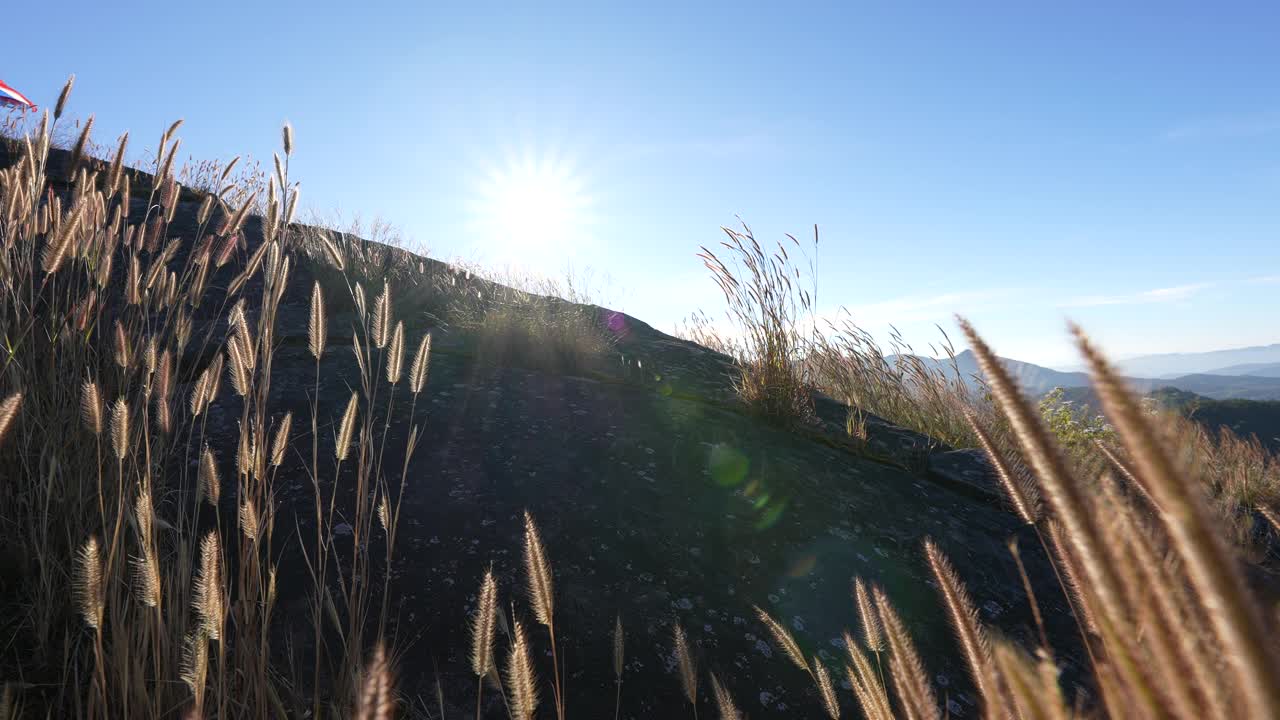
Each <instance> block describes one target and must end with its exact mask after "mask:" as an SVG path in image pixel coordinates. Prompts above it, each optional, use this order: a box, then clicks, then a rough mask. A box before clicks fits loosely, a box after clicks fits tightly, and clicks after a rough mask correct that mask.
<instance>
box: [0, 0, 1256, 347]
mask: <svg viewBox="0 0 1280 720" xmlns="http://www.w3.org/2000/svg"><path fill="white" fill-rule="evenodd" d="M6 20H7V22H8V23H9V25H10V26H11V27H13V28H25V29H27V30H28V31H25V32H15V33H12V34H10V36H9V37H8V38H7V40H6V48H5V51H4V58H5V62H4V64H3V65H0V78H3V79H4V80H5V81H7V82H9V83H10V84H12V85H13V86H15V87H17V88H20V89H22V90H23V91H24V92H26V93H27V94H28V95H30V96H31V97H32V99H33V100H35V101H36V102H37V103H39V104H41V105H50V104H51V103H52V101H53V99H54V97H55V96H56V93H57V92H58V90H59V88H60V87H61V84H62V82H63V81H64V80H65V78H66V76H67V75H69V74H72V73H74V74H76V75H77V87H76V93H75V96H74V100H73V103H72V107H71V112H72V114H74V115H77V116H81V117H83V116H86V115H88V114H89V113H93V114H94V115H95V116H96V126H95V137H96V139H97V140H98V141H99V142H103V143H110V142H112V141H113V140H114V139H115V138H116V137H117V136H118V135H119V133H121V132H123V131H125V130H129V131H130V132H131V133H132V138H133V143H134V144H133V147H134V148H135V149H136V151H137V152H138V154H139V157H142V156H143V153H145V152H147V151H148V150H150V149H152V148H153V146H154V142H155V138H158V136H159V134H160V133H161V132H162V131H163V129H164V128H165V127H166V126H167V125H168V123H170V122H172V121H173V120H175V119H177V118H179V117H181V118H185V120H186V123H185V125H184V127H183V131H182V134H183V137H184V139H185V144H184V153H183V154H184V155H189V156H190V157H191V158H192V159H193V161H194V160H199V159H202V158H222V159H228V158H230V157H232V156H234V155H237V154H242V153H247V154H250V155H252V156H254V157H256V158H258V159H259V160H263V159H265V160H266V161H267V163H268V164H269V162H270V154H271V149H272V148H273V147H274V146H275V144H276V142H277V140H278V138H277V128H278V127H279V124H280V122H281V121H282V120H284V119H288V120H290V121H291V122H292V123H293V125H294V126H295V128H296V131H297V137H298V150H297V153H296V154H295V157H294V160H293V167H292V175H293V176H294V177H298V178H300V179H301V180H302V187H303V194H304V198H305V199H306V205H307V206H308V207H310V208H312V209H313V210H315V211H317V212H319V213H321V214H326V213H331V212H333V211H335V210H341V211H342V212H343V213H344V214H346V215H348V216H350V215H355V214H359V215H361V216H363V217H365V218H372V217H382V218H383V219H385V220H387V221H389V222H391V223H393V224H394V225H396V226H398V227H400V228H401V229H402V230H403V231H404V233H405V235H406V236H407V237H409V238H411V239H413V240H414V241H416V242H417V243H420V244H421V245H422V246H425V247H427V248H429V249H430V251H431V252H432V254H433V255H435V256H437V257H442V258H445V259H448V258H451V257H463V258H470V259H474V260H476V261H479V262H481V263H483V264H487V265H515V266H519V267H523V268H528V269H532V270H534V271H538V272H543V273H547V274H552V275H554V274H559V273H562V272H563V271H564V268H565V267H566V266H568V265H572V266H573V267H574V268H577V269H579V270H581V269H584V268H590V269H591V271H593V273H594V277H595V278H596V284H597V286H598V289H600V290H602V291H603V299H604V300H606V301H609V303H610V304H611V305H613V306H615V307H618V308H619V309H622V310H625V311H627V312H629V313H631V314H633V315H635V316H637V317H640V318H641V319H644V320H646V321H648V322H650V323H651V324H653V325H655V326H657V327H660V328H662V329H665V330H670V329H671V328H672V327H673V326H674V325H675V324H676V323H677V322H678V321H680V320H681V319H682V318H683V317H685V316H686V315H688V314H689V313H691V312H693V311H694V310H697V309H699V308H701V309H703V310H705V311H707V312H708V313H710V314H713V315H714V314H717V313H719V312H720V307H721V300H720V297H719V293H718V290H717V289H716V288H715V286H714V284H713V283H712V281H711V280H710V278H709V277H708V276H707V273H706V272H705V270H704V269H703V268H702V267H701V265H700V263H699V261H698V260H697V259H696V258H695V257H694V253H695V252H697V250H698V247H699V246H700V245H708V246H710V245H712V244H714V243H716V242H718V240H719V238H720V233H719V229H718V228H719V226H721V225H732V224H734V223H735V222H736V218H737V217H739V216H740V217H741V218H742V219H743V220H745V221H746V222H748V223H750V224H751V226H752V227H753V229H754V230H755V232H756V235H757V237H759V238H760V239H761V240H763V241H766V242H773V241H775V240H778V239H781V238H782V237H783V233H786V232H791V233H794V234H796V235H797V236H798V237H800V238H801V239H804V238H806V237H809V236H810V234H811V233H812V228H813V225H814V224H817V225H818V226H819V228H820V230H821V242H820V245H819V249H818V255H817V259H816V265H817V268H818V298H819V310H820V312H821V313H822V315H823V316H824V317H834V316H835V313H836V309H837V308H838V307H839V306H846V307H848V308H849V309H850V310H851V312H852V314H853V319H854V320H855V321H857V322H859V323H861V324H863V325H865V326H867V327H869V328H871V329H872V330H873V331H876V332H877V333H883V332H884V330H885V329H886V328H887V325H888V323H893V324H895V325H896V326H897V327H898V328H899V329H900V330H901V331H902V332H903V334H904V335H905V336H906V338H907V339H908V340H909V341H911V342H912V343H913V344H915V345H916V347H917V349H925V348H926V347H927V346H928V344H929V343H930V342H936V341H937V340H938V339H939V336H938V334H937V331H936V330H935V329H934V325H935V324H940V325H942V327H944V328H945V329H947V330H948V331H951V330H952V328H953V325H952V323H951V316H952V313H955V312H961V313H964V314H966V315H968V316H969V317H970V318H971V319H972V320H973V321H974V322H975V324H976V325H977V326H978V327H979V328H980V329H981V330H982V331H983V332H984V334H985V335H986V336H987V337H988V338H989V339H990V340H991V341H992V343H993V344H994V345H995V347H996V349H997V350H998V351H999V352H1000V353H1001V354H1002V355H1005V356H1007V357H1014V358H1017V359H1020V360H1024V361H1027V362H1033V363H1037V364H1041V365H1046V366H1050V367H1057V368H1065V367H1071V366H1075V365H1077V359H1076V357H1075V355H1074V353H1073V352H1072V350H1071V347H1070V344H1069V342H1068V339H1067V334H1066V332H1065V329H1064V321H1065V319H1066V318H1068V317H1069V318H1072V319H1074V320H1076V321H1078V322H1080V323H1081V324H1083V325H1084V326H1085V327H1086V328H1087V329H1088V330H1089V331H1090V332H1091V333H1092V334H1093V335H1095V336H1096V337H1097V339H1098V340H1099V341H1100V342H1101V344H1102V345H1103V347H1105V348H1106V349H1107V350H1108V351H1109V352H1110V353H1112V354H1113V355H1114V356H1116V357H1126V356H1133V355H1141V354H1150V353H1161V352H1175V351H1181V352H1196V351H1206V350H1214V349H1222V348H1232V347H1242V346H1249V345H1266V344H1271V343H1276V342H1280V329H1277V324H1276V322H1275V316H1274V310H1275V307H1276V300H1277V299H1278V297H1280V242H1277V239H1278V238H1280V213H1277V207H1280V92H1278V91H1277V85H1276V83H1275V68H1276V67H1280V7H1278V6H1276V5H1275V4H1274V3H1261V2H1259V3H1228V4H1218V5H1213V6H1208V5H1191V4H1165V3H1161V4H1159V5H1157V4H1154V3H1151V4H1148V3H1136V4H1127V5H1125V6H1123V7H1117V6H1115V5H1114V4H1103V3H1085V4H1074V5H1072V6H1070V7H1059V8H1053V9H1046V8H1036V9H1034V10H1033V9H1031V8H1029V7H1020V6H1016V5H1011V4H1004V3H979V4H966V5H964V6H963V7H961V6H955V7H943V8H934V9H930V10H928V11H925V10H920V9H908V8H905V7H902V6H901V5H899V4H894V3H857V4H852V3H830V4H803V5H790V6H787V7H785V8H783V7H781V6H778V7H773V8H754V7H752V8H748V7H744V6H742V5H740V4H700V5H699V6H698V7H687V6H685V5H683V4H663V3H657V4H645V5H643V6H636V7H630V8H604V7H599V6H597V5H595V4H590V3H558V4H555V5H554V6H553V5H550V4H548V5H540V6H538V7H533V6H507V5H503V4H496V3H466V4H461V3H459V4H441V5H434V6H431V7H427V6H426V5H425V4H420V3H412V2H390V3H374V4H351V3H346V4H335V5H332V6H325V7H323V8H320V7H316V6H313V5H306V6H301V5H298V6H293V5H289V4H275V3H268V4H262V3H256V4H252V5H251V4H248V3H236V2H224V3H219V5H218V9H217V12H209V11H208V9H207V8H205V7H203V6H184V5H181V4H179V5H174V4H172V3H165V4H161V3H135V4H133V5H131V6H130V7H127V8H125V7H119V6H114V4H106V3H90V2H85V1H83V0H77V1H75V2H71V3H64V4H61V5H59V6H57V7H56V8H55V7H53V6H48V5H39V4H30V3H28V4H21V5H18V6H15V7H13V8H9V9H7V10H6ZM174 26H181V27H188V28H191V29H192V32H193V33H196V35H198V38H199V39H198V40H196V41H195V42H193V36H192V34H191V33H182V32H168V31H167V30H166V29H167V28H171V27H174ZM55 28H56V31H55ZM51 34H52V35H56V37H57V51H56V52H50V51H49V49H48V43H49V42H50V37H51ZM104 37H116V38H121V52H122V53H123V52H130V53H137V54H138V58H137V61H136V63H133V66H132V68H131V71H130V72H128V73H121V72H120V71H119V70H118V64H117V63H109V62H102V58H101V57H98V55H97V53H98V50H97V48H100V47H101V45H102V43H101V40H102V38H104ZM143 38H145V39H146V41H145V42H141V41H140V39H143ZM228 38H235V39H236V42H228V41H227V40H226V39H228ZM953 337H954V333H953Z"/></svg>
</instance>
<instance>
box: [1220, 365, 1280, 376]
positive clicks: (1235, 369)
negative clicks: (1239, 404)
mask: <svg viewBox="0 0 1280 720" xmlns="http://www.w3.org/2000/svg"><path fill="white" fill-rule="evenodd" d="M1208 372H1209V374H1210V375H1255V376H1257V377H1280V362H1273V363H1244V364H1243V365H1230V366H1228V367H1224V368H1218V369H1216V370H1210V371H1208Z"/></svg>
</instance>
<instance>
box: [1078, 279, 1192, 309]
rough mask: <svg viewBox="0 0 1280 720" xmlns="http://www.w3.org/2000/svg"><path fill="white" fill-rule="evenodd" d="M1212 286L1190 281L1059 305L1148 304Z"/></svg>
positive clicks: (1164, 301) (1172, 299)
mask: <svg viewBox="0 0 1280 720" xmlns="http://www.w3.org/2000/svg"><path fill="white" fill-rule="evenodd" d="M1210 287H1213V283H1192V284H1189V285H1175V286H1173V287H1166V288H1156V289H1154V290H1144V291H1142V292H1136V293H1128V294H1125V295H1085V296H1082V297H1078V298H1073V299H1071V300H1068V301H1066V302H1064V303H1062V304H1061V306H1060V307H1099V306H1103V305H1150V304H1152V303H1166V302H1177V301H1179V300H1186V299H1187V298H1189V297H1191V296H1192V295H1195V294H1196V293H1198V292H1200V291H1201V290H1205V289H1207V288H1210Z"/></svg>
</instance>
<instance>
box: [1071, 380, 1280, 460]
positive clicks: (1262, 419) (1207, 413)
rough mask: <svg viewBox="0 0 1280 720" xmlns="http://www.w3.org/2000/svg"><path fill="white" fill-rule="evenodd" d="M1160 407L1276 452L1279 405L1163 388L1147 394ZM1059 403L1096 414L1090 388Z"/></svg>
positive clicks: (1279, 436)
mask: <svg viewBox="0 0 1280 720" xmlns="http://www.w3.org/2000/svg"><path fill="white" fill-rule="evenodd" d="M1147 397H1149V398H1151V399H1152V400H1153V401H1154V402H1156V403H1157V404H1158V405H1159V406H1160V407H1163V408H1166V409H1169V410H1175V411H1177V412H1179V413H1182V414H1183V415H1185V416H1187V417H1189V418H1191V419H1192V420H1195V421H1196V422H1198V423H1200V424H1201V425H1203V426H1204V427H1205V429H1207V430H1209V431H1211V432H1216V431H1217V430H1218V428H1221V427H1227V428H1230V429H1231V431H1232V432H1234V433H1235V434H1237V435H1240V436H1241V437H1248V436H1250V435H1253V436H1256V437H1257V438H1258V440H1260V441H1261V442H1262V443H1263V444H1264V445H1266V446H1267V447H1269V448H1271V449H1272V450H1273V451H1276V452H1280V402H1277V401H1258V400H1240V399H1231V400H1215V399H1213V398H1209V397H1205V396H1203V395H1197V394H1196V393H1193V392H1188V391H1186V390H1181V389H1179V388H1173V387H1164V388H1159V389H1156V390H1153V391H1151V392H1149V393H1147ZM1063 399H1064V400H1068V401H1071V402H1072V403H1074V404H1075V405H1077V406H1079V407H1082V408H1085V409H1086V412H1088V413H1090V414H1096V413H1097V412H1098V408H1099V403H1098V398H1097V395H1096V393H1094V391H1093V389H1092V388H1069V389H1067V390H1066V392H1064V393H1063Z"/></svg>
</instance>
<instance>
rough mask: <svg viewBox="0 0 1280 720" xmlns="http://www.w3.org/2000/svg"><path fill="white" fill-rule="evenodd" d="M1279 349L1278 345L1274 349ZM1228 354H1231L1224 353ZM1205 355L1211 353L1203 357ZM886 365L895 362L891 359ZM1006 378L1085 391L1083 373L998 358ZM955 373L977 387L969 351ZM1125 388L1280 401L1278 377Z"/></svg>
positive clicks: (1037, 387) (1203, 377) (1031, 387)
mask: <svg viewBox="0 0 1280 720" xmlns="http://www.w3.org/2000/svg"><path fill="white" fill-rule="evenodd" d="M1275 347H1277V348H1280V345H1277V346H1275ZM1227 352H1232V351H1227ZM1205 354H1206V355H1209V354H1213V353H1205ZM889 359H890V361H894V362H896V358H895V357H890V358H889ZM921 360H923V361H924V362H925V363H926V364H928V365H930V366H931V367H935V368H940V369H942V370H944V371H946V372H948V373H950V372H951V363H950V362H949V361H946V360H935V359H933V358H921ZM1001 361H1002V362H1003V363H1004V365H1005V367H1006V368H1008V369H1009V372H1010V374H1012V375H1013V376H1014V378H1015V379H1017V381H1018V383H1019V385H1021V387H1022V389H1023V390H1024V391H1025V392H1026V393H1027V394H1028V395H1032V396H1034V397H1039V396H1041V395H1044V394H1045V393H1047V392H1049V391H1050V390H1052V389H1054V388H1055V387H1062V388H1077V387H1088V386H1089V376H1088V374H1086V373H1083V372H1064V371H1061V370H1053V369H1050V368H1047V367H1042V366H1040V365H1035V364H1033V363H1028V362H1022V361H1021V360H1013V359H1010V358H1001ZM956 369H957V370H959V371H960V375H961V376H962V377H964V378H965V380H966V382H968V383H969V384H970V385H971V386H975V387H976V386H977V381H976V380H975V379H974V376H977V375H980V371H979V370H978V361H977V358H976V357H975V356H974V354H973V351H971V350H965V351H964V352H962V353H959V354H958V355H956ZM1126 379H1127V380H1128V381H1129V384H1130V385H1131V386H1132V387H1133V388H1134V389H1135V390H1137V391H1138V392H1144V393H1145V392H1151V391H1153V390H1157V389H1159V388H1163V387H1175V388H1177V389H1179V390H1186V391H1188V392H1193V393H1196V394H1198V395H1203V396H1205V397H1208V398H1211V399H1215V400H1225V399H1231V398H1239V399H1245V400H1280V376H1275V377H1269V376H1255V375H1211V374H1207V373H1196V374H1186V375H1182V376H1179V377H1175V378H1156V377H1132V376H1131V377H1128V378H1126Z"/></svg>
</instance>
